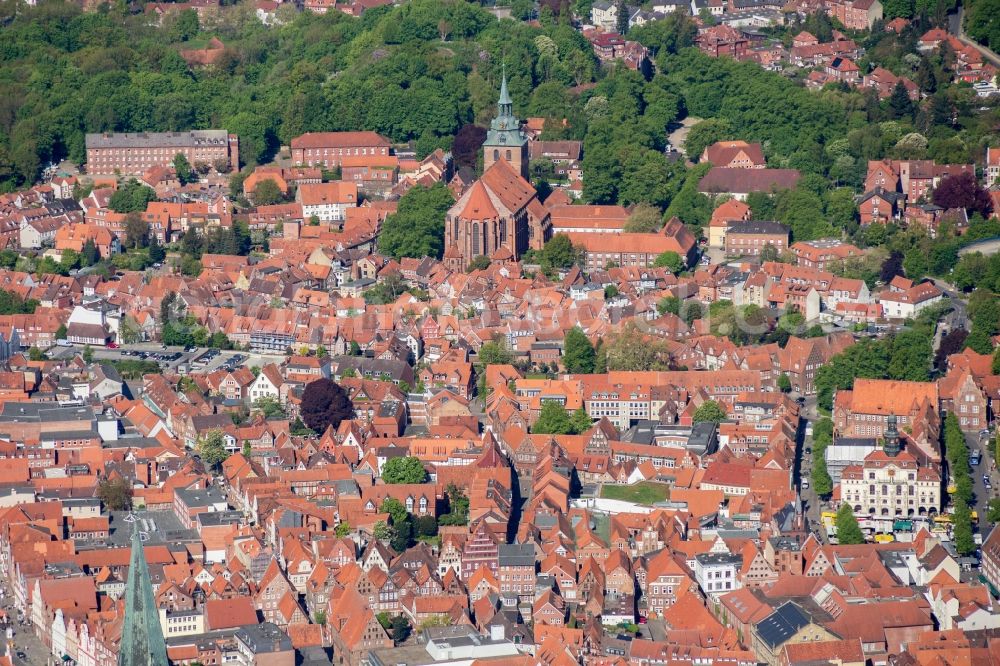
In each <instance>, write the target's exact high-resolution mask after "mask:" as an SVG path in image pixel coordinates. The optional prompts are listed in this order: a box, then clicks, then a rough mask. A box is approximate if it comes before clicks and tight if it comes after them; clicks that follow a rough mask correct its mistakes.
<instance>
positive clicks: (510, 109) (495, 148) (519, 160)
mask: <svg viewBox="0 0 1000 666" xmlns="http://www.w3.org/2000/svg"><path fill="white" fill-rule="evenodd" d="M501 159H503V160H505V161H506V162H507V163H508V164H510V166H511V167H513V169H514V171H516V172H517V173H519V174H521V177H522V178H524V179H525V180H528V181H529V182H530V178H528V135H527V134H525V133H524V132H522V131H521V121H519V120H518V119H517V118H516V117H515V116H514V101H513V100H512V99H511V98H510V93H509V92H508V91H507V72H506V70H505V71H504V73H503V81H502V83H501V84H500V99H499V101H498V102H497V116H496V118H494V119H493V120H492V121H491V122H490V129H489V131H488V132H487V134H486V142H485V143H483V170H484V171H485V170H488V169H489V168H490V167H491V166H493V164H494V163H496V162H499V161H500V160H501Z"/></svg>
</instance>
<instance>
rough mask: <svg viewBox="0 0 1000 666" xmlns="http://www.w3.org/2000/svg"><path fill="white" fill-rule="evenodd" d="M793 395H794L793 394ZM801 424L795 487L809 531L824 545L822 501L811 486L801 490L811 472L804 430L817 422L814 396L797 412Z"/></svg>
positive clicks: (817, 415)
mask: <svg viewBox="0 0 1000 666" xmlns="http://www.w3.org/2000/svg"><path fill="white" fill-rule="evenodd" d="M793 395H794V394H793ZM799 416H800V418H801V419H802V424H801V426H800V428H799V442H798V447H796V463H797V467H796V471H797V476H796V479H795V481H796V485H797V487H798V489H799V497H800V498H801V500H802V511H803V515H804V516H805V518H806V521H807V522H808V527H809V531H811V532H813V533H814V534H816V536H817V537H819V538H820V540H821V541H822V542H823V543H826V533H825V532H824V531H823V529H822V527H821V526H822V524H823V522H822V520H820V513H821V512H822V510H823V508H822V505H823V503H822V501H821V500H820V498H819V496H818V495H817V494H816V491H815V490H814V489H813V487H812V484H811V483H810V484H809V487H808V488H802V479H808V478H809V476H810V473H811V471H812V453H806V449H807V448H808V449H810V450H811V449H812V438H811V437H806V434H805V432H806V428H807V427H808V426H809V425H810V424H814V423H815V422H816V421H817V420H819V418H820V416H819V412H817V411H816V396H814V395H811V396H806V399H805V402H804V403H803V404H802V408H801V410H800V411H799Z"/></svg>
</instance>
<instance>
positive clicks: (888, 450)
mask: <svg viewBox="0 0 1000 666" xmlns="http://www.w3.org/2000/svg"><path fill="white" fill-rule="evenodd" d="M882 450H883V451H885V454H886V455H887V456H890V457H892V458H895V457H896V456H898V455H899V451H900V443H899V430H898V429H897V428H896V415H895V414H889V418H888V419H886V424H885V434H884V435H883V440H882Z"/></svg>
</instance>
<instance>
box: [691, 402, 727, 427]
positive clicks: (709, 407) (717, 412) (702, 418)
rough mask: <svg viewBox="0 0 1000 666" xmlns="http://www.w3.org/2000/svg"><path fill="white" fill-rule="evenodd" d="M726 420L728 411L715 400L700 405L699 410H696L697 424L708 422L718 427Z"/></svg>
mask: <svg viewBox="0 0 1000 666" xmlns="http://www.w3.org/2000/svg"><path fill="white" fill-rule="evenodd" d="M725 419H726V411H725V410H724V409H722V406H721V405H719V403H717V402H716V401H714V400H706V401H705V402H703V403H701V404H700V405H698V409H696V410H694V416H693V420H694V422H695V423H705V422H708V423H715V424H716V425H718V424H719V423H722V422H723V421H724V420H725Z"/></svg>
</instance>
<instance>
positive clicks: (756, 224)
mask: <svg viewBox="0 0 1000 666" xmlns="http://www.w3.org/2000/svg"><path fill="white" fill-rule="evenodd" d="M732 234H782V235H785V236H787V235H788V227H787V226H785V225H784V224H782V223H781V222H767V221H764V220H751V221H749V222H740V223H738V224H734V225H732V226H731V227H729V231H727V232H726V235H732Z"/></svg>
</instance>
